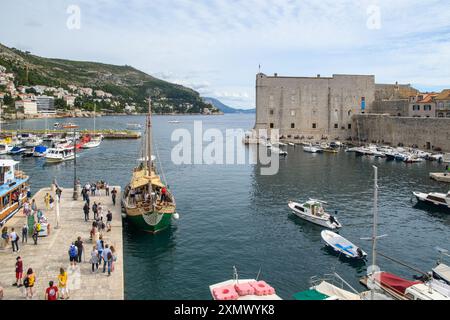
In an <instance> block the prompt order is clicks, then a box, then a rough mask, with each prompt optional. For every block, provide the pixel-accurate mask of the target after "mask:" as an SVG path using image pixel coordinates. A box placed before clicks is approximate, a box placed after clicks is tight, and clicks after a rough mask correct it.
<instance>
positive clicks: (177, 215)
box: [173, 212, 180, 220]
mask: <svg viewBox="0 0 450 320" xmlns="http://www.w3.org/2000/svg"><path fill="white" fill-rule="evenodd" d="M173 218H174V219H175V220H178V219H180V215H179V214H178V212H175V213H174V214H173Z"/></svg>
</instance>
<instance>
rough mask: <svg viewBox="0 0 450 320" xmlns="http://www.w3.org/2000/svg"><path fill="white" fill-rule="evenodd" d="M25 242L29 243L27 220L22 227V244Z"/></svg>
mask: <svg viewBox="0 0 450 320" xmlns="http://www.w3.org/2000/svg"><path fill="white" fill-rule="evenodd" d="M24 242H25V243H28V225H27V223H26V222H25V223H24V224H23V227H22V244H23V243H24Z"/></svg>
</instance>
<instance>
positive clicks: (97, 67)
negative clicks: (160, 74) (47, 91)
mask: <svg viewBox="0 0 450 320" xmlns="http://www.w3.org/2000/svg"><path fill="white" fill-rule="evenodd" d="M0 65H3V66H4V67H6V68H7V71H8V72H13V73H14V74H15V77H16V79H15V82H16V83H15V84H16V86H19V85H25V86H32V85H46V86H56V87H63V88H67V87H68V85H76V86H80V87H90V88H92V89H94V90H103V91H106V92H109V93H111V94H113V95H114V96H116V99H117V101H119V102H120V103H121V107H122V108H123V107H124V105H125V103H132V102H134V103H136V106H137V108H138V111H143V110H144V109H145V108H146V103H145V99H146V98H147V97H148V96H149V95H151V96H152V97H153V101H154V102H155V104H154V106H155V109H156V110H155V112H163V113H169V112H180V113H198V112H201V111H202V109H203V108H211V106H210V105H208V104H206V103H204V102H203V100H202V99H201V98H200V95H199V94H198V92H196V91H194V90H192V89H189V88H186V87H183V86H181V85H176V84H173V83H169V82H166V81H163V80H160V79H157V78H155V77H152V76H150V75H148V74H146V73H144V72H142V71H139V70H137V69H135V68H133V67H131V66H127V65H125V66H116V65H109V64H103V63H97V62H85V61H71V60H63V59H51V58H43V57H39V56H36V55H33V54H31V53H29V52H23V51H20V50H17V49H14V48H8V47H6V46H4V45H1V44H0ZM116 111H120V110H116Z"/></svg>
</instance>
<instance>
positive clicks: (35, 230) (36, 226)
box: [31, 222, 41, 246]
mask: <svg viewBox="0 0 450 320" xmlns="http://www.w3.org/2000/svg"><path fill="white" fill-rule="evenodd" d="M40 226H41V225H40V224H39V223H37V222H35V223H34V226H33V234H32V235H31V238H33V241H34V245H35V246H37V244H38V238H39V231H40Z"/></svg>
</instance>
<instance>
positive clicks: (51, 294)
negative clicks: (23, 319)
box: [13, 256, 69, 300]
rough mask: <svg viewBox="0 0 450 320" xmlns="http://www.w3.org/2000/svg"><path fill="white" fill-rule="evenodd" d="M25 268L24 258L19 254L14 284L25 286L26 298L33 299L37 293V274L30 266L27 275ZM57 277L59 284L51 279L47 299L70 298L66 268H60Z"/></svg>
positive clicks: (47, 289)
mask: <svg viewBox="0 0 450 320" xmlns="http://www.w3.org/2000/svg"><path fill="white" fill-rule="evenodd" d="M23 270H24V268H23V260H22V258H21V257H20V256H18V257H17V258H16V264H15V274H16V281H15V282H14V283H13V286H15V287H18V288H21V287H24V288H25V298H26V299H33V297H34V294H35V290H34V286H35V283H36V274H35V272H34V271H33V269H32V268H28V269H27V272H26V274H25V275H24V274H23ZM57 279H58V286H56V285H55V284H54V281H53V280H51V281H49V283H48V287H47V288H46V290H45V300H57V299H58V298H59V299H68V298H69V291H68V288H67V280H68V275H67V271H65V270H64V268H60V270H59V274H58V276H57Z"/></svg>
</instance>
